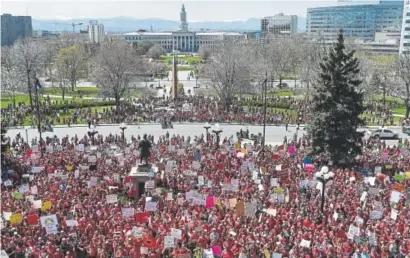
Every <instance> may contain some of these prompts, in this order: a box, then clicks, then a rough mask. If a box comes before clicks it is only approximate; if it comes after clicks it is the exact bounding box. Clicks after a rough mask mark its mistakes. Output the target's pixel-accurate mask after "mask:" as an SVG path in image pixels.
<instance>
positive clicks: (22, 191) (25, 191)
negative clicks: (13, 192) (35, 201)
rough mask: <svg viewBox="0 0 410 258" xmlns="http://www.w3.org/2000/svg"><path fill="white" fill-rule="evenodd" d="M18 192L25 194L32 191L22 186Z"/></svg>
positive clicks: (26, 186)
mask: <svg viewBox="0 0 410 258" xmlns="http://www.w3.org/2000/svg"><path fill="white" fill-rule="evenodd" d="M18 190H19V192H20V193H22V194H24V193H27V192H29V191H30V187H29V186H28V185H21V186H20V187H19V188H18Z"/></svg>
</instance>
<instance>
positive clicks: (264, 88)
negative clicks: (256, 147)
mask: <svg viewBox="0 0 410 258" xmlns="http://www.w3.org/2000/svg"><path fill="white" fill-rule="evenodd" d="M267 89H268V73H266V79H265V80H264V81H263V93H264V94H263V95H264V101H263V136H262V137H263V138H262V155H263V157H265V141H266V108H267V103H266V101H267Z"/></svg>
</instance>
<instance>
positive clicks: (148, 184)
mask: <svg viewBox="0 0 410 258" xmlns="http://www.w3.org/2000/svg"><path fill="white" fill-rule="evenodd" d="M145 188H146V189H153V188H155V182H154V181H147V182H145Z"/></svg>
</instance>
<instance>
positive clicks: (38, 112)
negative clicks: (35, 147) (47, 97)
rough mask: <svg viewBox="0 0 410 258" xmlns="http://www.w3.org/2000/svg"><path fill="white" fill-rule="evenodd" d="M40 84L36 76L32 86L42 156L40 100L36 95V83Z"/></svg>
mask: <svg viewBox="0 0 410 258" xmlns="http://www.w3.org/2000/svg"><path fill="white" fill-rule="evenodd" d="M39 84H40V82H39V81H38V79H37V78H36V80H35V84H34V88H35V90H36V108H37V127H38V133H39V135H40V151H41V157H43V143H42V142H43V137H42V135H41V119H40V118H41V116H40V103H39V102H40V101H39V97H38V85H39Z"/></svg>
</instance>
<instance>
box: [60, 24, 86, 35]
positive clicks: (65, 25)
mask: <svg viewBox="0 0 410 258" xmlns="http://www.w3.org/2000/svg"><path fill="white" fill-rule="evenodd" d="M54 25H63V26H67V25H70V26H73V33H75V26H79V25H83V23H82V22H78V23H75V22H73V23H71V24H69V23H60V22H55V23H54Z"/></svg>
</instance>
